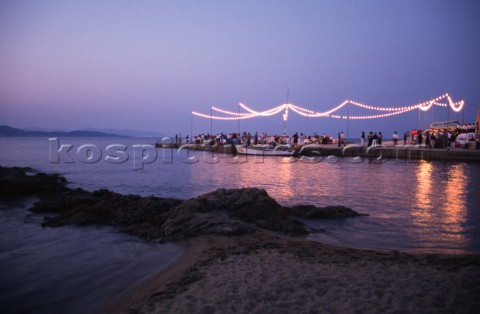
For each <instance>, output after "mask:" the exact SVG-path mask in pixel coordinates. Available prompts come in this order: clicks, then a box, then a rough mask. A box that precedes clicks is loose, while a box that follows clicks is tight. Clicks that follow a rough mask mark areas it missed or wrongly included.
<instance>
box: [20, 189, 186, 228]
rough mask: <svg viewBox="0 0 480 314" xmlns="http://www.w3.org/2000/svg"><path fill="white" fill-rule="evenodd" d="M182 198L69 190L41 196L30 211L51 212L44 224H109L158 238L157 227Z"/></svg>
mask: <svg viewBox="0 0 480 314" xmlns="http://www.w3.org/2000/svg"><path fill="white" fill-rule="evenodd" d="M181 202H182V201H181V200H177V199H172V198H158V197H153V196H150V197H140V196H138V195H121V194H118V193H114V192H111V191H108V190H105V189H102V190H97V191H94V192H88V191H85V190H82V189H75V190H70V191H68V192H64V193H60V194H58V195H52V196H47V197H44V198H43V199H42V200H40V201H39V202H37V203H35V204H34V206H33V207H32V208H31V209H30V211H32V212H35V213H48V212H54V213H56V214H57V215H56V216H53V217H46V218H45V221H44V223H43V226H47V227H59V226H64V225H111V226H117V227H120V228H121V230H122V231H123V232H126V233H129V234H133V235H137V236H140V237H144V238H156V237H160V235H161V233H160V226H161V225H162V224H163V223H164V222H165V219H166V217H167V216H168V212H169V211H170V209H171V208H172V207H175V206H177V205H179V204H180V203H181Z"/></svg>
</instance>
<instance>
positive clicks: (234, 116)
mask: <svg viewBox="0 0 480 314" xmlns="http://www.w3.org/2000/svg"><path fill="white" fill-rule="evenodd" d="M445 99H446V100H447V103H444V102H441V101H442V100H443V101H445ZM464 104H465V102H464V101H463V100H461V101H457V102H453V101H452V98H451V97H450V95H448V94H443V95H441V96H438V97H436V98H432V99H430V100H427V101H424V102H422V103H418V104H416V105H411V106H403V107H375V106H370V105H366V104H362V103H359V102H357V101H353V100H345V101H344V102H342V103H341V104H339V105H338V106H336V107H334V108H332V109H330V110H327V111H324V112H316V111H313V110H310V109H307V108H303V107H300V106H297V105H293V104H282V105H279V106H277V107H274V108H272V109H268V110H265V111H255V110H253V109H251V108H249V107H248V106H246V105H244V104H242V103H239V106H240V107H242V108H243V109H244V110H246V111H247V113H240V112H233V111H228V110H223V109H220V108H217V107H212V108H211V109H212V111H216V112H219V113H222V114H224V115H227V116H214V115H213V114H210V115H208V114H203V113H199V112H196V111H192V114H193V115H196V116H199V117H202V118H207V119H215V120H238V119H250V118H255V117H268V116H273V115H276V114H277V113H279V112H281V111H284V113H283V120H284V121H287V119H288V110H289V109H291V110H292V111H293V112H295V113H296V114H298V115H301V116H304V117H309V118H319V117H329V118H334V119H354V120H363V119H378V118H385V117H390V116H394V115H398V114H402V113H406V112H409V111H412V110H416V109H419V110H422V111H428V110H430V109H431V108H432V106H434V105H435V106H439V107H447V106H450V108H452V110H453V111H454V112H460V111H461V110H462V108H463V106H464ZM346 105H354V106H357V107H360V108H363V109H368V110H376V111H388V113H384V114H376V115H363V116H350V115H349V116H341V115H337V114H333V113H335V112H336V111H338V110H340V109H341V108H343V107H344V106H346Z"/></svg>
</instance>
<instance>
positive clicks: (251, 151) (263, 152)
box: [235, 145, 295, 157]
mask: <svg viewBox="0 0 480 314" xmlns="http://www.w3.org/2000/svg"><path fill="white" fill-rule="evenodd" d="M235 148H236V149H237V153H238V154H240V155H252V156H284V157H289V156H293V155H294V154H295V150H294V149H292V148H288V147H287V146H284V145H278V146H276V147H275V148H271V147H270V146H249V147H247V146H244V145H235Z"/></svg>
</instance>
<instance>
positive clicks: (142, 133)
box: [80, 128, 166, 138]
mask: <svg viewBox="0 0 480 314" xmlns="http://www.w3.org/2000/svg"><path fill="white" fill-rule="evenodd" d="M80 131H92V132H103V133H110V134H116V135H121V136H131V137H159V138H162V137H165V136H166V135H164V134H162V133H159V132H154V131H138V130H129V129H127V130H117V129H94V128H85V129H81V130H80Z"/></svg>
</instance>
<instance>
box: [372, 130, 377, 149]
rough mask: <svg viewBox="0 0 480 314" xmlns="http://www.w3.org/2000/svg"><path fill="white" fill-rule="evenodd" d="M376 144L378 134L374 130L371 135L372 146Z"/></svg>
mask: <svg viewBox="0 0 480 314" xmlns="http://www.w3.org/2000/svg"><path fill="white" fill-rule="evenodd" d="M377 144H378V135H377V132H375V133H374V134H373V136H372V146H373V147H377Z"/></svg>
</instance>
